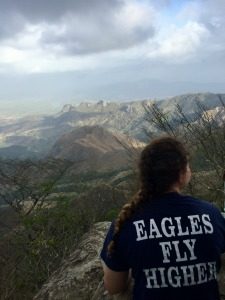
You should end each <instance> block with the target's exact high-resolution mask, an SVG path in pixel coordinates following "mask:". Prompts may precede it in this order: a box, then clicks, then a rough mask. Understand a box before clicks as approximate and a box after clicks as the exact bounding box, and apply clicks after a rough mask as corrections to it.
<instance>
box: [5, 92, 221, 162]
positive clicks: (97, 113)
mask: <svg viewBox="0 0 225 300" xmlns="http://www.w3.org/2000/svg"><path fill="white" fill-rule="evenodd" d="M221 99H222V100H223V101H224V102H225V94H220V95H218V94H211V93H205V94H187V95H181V96H176V97H172V98H168V99H164V100H159V101H157V104H158V106H159V107H160V108H162V109H163V110H164V111H170V112H171V113H173V112H175V104H179V105H180V106H181V107H182V109H183V111H184V112H185V113H187V114H192V113H193V112H194V111H195V109H196V102H198V103H200V104H203V105H205V106H206V107H207V108H208V109H209V110H214V109H215V108H216V107H221V101H220V100H221ZM151 103H153V100H143V101H133V102H126V103H117V102H104V101H99V102H98V103H81V104H79V105H76V106H73V105H71V104H68V105H65V106H64V108H63V109H62V110H61V112H59V113H57V114H55V115H50V116H48V115H46V116H29V117H24V118H21V119H17V120H14V119H10V120H7V121H5V122H1V126H0V145H1V147H8V146H24V147H27V149H28V150H29V151H32V152H35V156H36V155H37V154H39V155H40V156H42V157H43V156H44V155H46V153H48V152H49V150H50V149H51V147H52V146H53V145H54V144H55V142H56V141H57V140H58V139H59V138H60V137H61V136H62V135H63V134H65V133H69V132H70V131H72V130H74V129H75V128H78V127H83V126H96V125H99V126H102V127H104V128H106V129H109V130H112V131H120V132H122V133H124V134H128V135H130V136H132V137H135V138H138V139H143V138H144V133H143V127H145V125H146V123H145V119H144V113H145V110H144V106H145V105H151ZM148 126H149V125H148Z"/></svg>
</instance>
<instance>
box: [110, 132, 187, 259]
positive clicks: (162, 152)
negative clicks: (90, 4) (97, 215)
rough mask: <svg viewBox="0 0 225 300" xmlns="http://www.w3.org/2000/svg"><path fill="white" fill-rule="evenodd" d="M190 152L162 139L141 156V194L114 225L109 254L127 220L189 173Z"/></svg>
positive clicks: (173, 139) (124, 210)
mask: <svg viewBox="0 0 225 300" xmlns="http://www.w3.org/2000/svg"><path fill="white" fill-rule="evenodd" d="M187 164H188V152H187V150H186V149H185V147H184V145H183V144H182V143H181V142H179V141H178V140H177V139H175V138H171V137H162V138H158V139H155V140H153V141H152V142H151V143H150V144H148V145H147V146H146V147H145V148H144V150H143V151H142V153H141V156H140V161H139V181H140V188H139V191H138V192H137V193H136V194H135V195H134V196H133V197H132V198H131V199H130V201H129V202H128V203H126V204H125V205H124V206H123V207H122V209H121V211H120V212H119V214H118V217H117V218H116V220H115V224H114V235H113V238H112V240H111V242H110V243H109V245H108V254H109V255H111V254H112V253H113V251H114V249H115V244H116V239H117V237H118V235H119V232H120V230H121V228H122V226H123V224H124V222H125V221H126V220H128V219H129V218H131V216H132V215H133V214H134V213H135V212H136V211H137V209H138V208H139V207H140V206H141V204H143V203H145V202H148V201H151V200H152V199H153V198H154V197H158V196H160V195H162V194H164V193H166V192H168V191H169V190H170V189H171V187H172V186H173V185H174V184H175V183H176V182H177V181H178V180H179V177H180V174H181V173H182V172H184V171H185V170H186V167H187Z"/></svg>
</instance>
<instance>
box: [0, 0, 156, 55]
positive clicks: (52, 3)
mask: <svg viewBox="0 0 225 300" xmlns="http://www.w3.org/2000/svg"><path fill="white" fill-rule="evenodd" d="M124 5H125V2H124V1H123V0H76V1H75V0H64V1H62V0H48V1H44V0H38V1H30V0H21V1H18V0H7V1H3V0H2V1H1V2H0V11H1V13H0V17H1V21H0V39H4V38H12V37H13V36H15V35H16V34H17V33H20V32H21V31H22V30H23V29H24V25H25V24H26V23H29V24H36V25H37V24H43V23H44V24H45V28H44V30H43V33H42V37H41V38H40V41H39V42H40V45H41V47H43V48H45V49H46V48H50V50H51V49H56V48H57V49H60V52H61V53H65V54H70V55H74V54H87V53H96V52H102V51H107V50H113V49H124V48H129V47H131V46H134V45H136V44H138V43H141V42H143V41H145V40H146V39H147V38H149V37H151V36H152V35H153V33H154V29H153V26H152V24H150V26H142V23H141V22H139V23H137V24H135V25H134V26H133V27H132V28H127V27H126V24H125V25H124V23H123V21H122V20H120V21H121V22H120V21H119V22H116V21H117V19H116V16H118V15H119V14H120V13H121V10H122V9H124ZM125 17H126V16H125ZM149 17H151V16H149ZM124 21H125V22H126V20H124ZM144 22H146V20H143V23H144ZM62 28H63V30H62Z"/></svg>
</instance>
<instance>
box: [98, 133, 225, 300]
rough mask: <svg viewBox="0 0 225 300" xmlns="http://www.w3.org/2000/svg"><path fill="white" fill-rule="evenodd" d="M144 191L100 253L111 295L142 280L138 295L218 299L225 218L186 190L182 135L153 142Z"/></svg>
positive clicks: (142, 169)
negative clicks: (129, 283) (177, 137)
mask: <svg viewBox="0 0 225 300" xmlns="http://www.w3.org/2000/svg"><path fill="white" fill-rule="evenodd" d="M139 173H140V174H139V177H140V189H139V191H138V193H137V194H136V195H135V196H134V197H133V198H132V199H131V200H130V202H129V203H127V204H125V205H124V206H123V208H122V209H121V211H120V213H119V215H118V217H117V219H116V220H115V221H113V222H112V224H111V226H110V228H109V231H108V233H107V236H106V238H105V241H104V245H103V248H102V250H101V253H100V257H101V260H102V263H103V271H104V284H105V288H106V289H107V290H108V292H109V293H110V294H116V293H121V292H123V291H125V290H126V288H127V285H128V282H129V277H130V276H131V277H132V278H133V281H134V287H133V290H132V297H133V298H132V299H135V300H137V299H138V300H142V299H150V300H164V299H165V300H168V299H169V300H170V299H171V300H178V299H179V300H181V299H182V300H185V299H188V300H190V299H191V300H218V299H220V296H219V289H218V283H217V273H218V272H219V270H220V267H221V254H222V253H224V252H225V221H224V218H223V217H222V215H221V213H220V211H219V210H218V209H217V208H216V207H215V206H214V205H212V204H211V203H209V202H207V201H203V200H200V199H196V198H193V197H191V196H188V195H183V194H181V190H182V189H183V188H184V187H185V186H186V185H187V184H188V183H189V181H190V178H191V170H190V167H189V162H188V153H187V151H186V149H185V147H184V145H183V144H182V143H181V142H180V141H178V140H177V139H174V138H171V137H161V138H158V139H155V140H153V141H152V142H151V143H150V144H148V145H147V146H146V147H145V148H144V150H143V151H142V153H141V156H140V162H139Z"/></svg>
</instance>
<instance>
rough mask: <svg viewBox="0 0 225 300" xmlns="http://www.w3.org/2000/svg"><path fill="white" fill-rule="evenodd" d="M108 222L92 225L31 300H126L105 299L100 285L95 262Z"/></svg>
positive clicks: (99, 269) (124, 297)
mask: <svg viewBox="0 0 225 300" xmlns="http://www.w3.org/2000/svg"><path fill="white" fill-rule="evenodd" d="M109 224H110V223H109V222H101V223H96V224H95V225H94V226H93V228H92V229H91V230H90V232H89V233H87V234H85V235H84V236H83V238H82V240H81V242H80V244H79V247H78V248H77V249H76V250H75V251H74V252H72V254H71V255H70V257H69V258H68V259H67V260H65V261H64V262H63V263H62V266H61V268H60V269H58V270H56V271H55V273H54V274H53V275H52V276H51V278H50V280H49V282H47V283H46V284H45V285H44V286H43V287H42V289H41V290H40V292H39V293H38V294H37V295H36V296H35V297H34V300H128V299H130V297H129V293H127V294H125V295H117V296H113V297H112V296H109V295H108V293H107V292H106V291H105V289H104V285H103V272H102V266H101V262H100V259H99V253H100V249H101V247H102V244H103V241H104V238H105V234H106V231H107V229H108V227H109Z"/></svg>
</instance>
